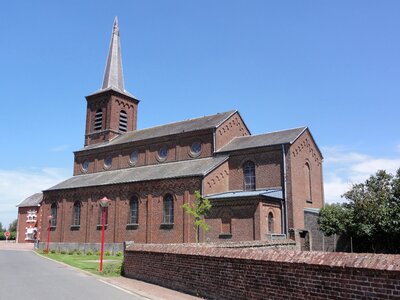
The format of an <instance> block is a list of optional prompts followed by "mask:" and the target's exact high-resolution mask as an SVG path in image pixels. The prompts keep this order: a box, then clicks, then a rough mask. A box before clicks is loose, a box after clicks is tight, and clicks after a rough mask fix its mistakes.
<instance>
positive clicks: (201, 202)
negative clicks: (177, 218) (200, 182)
mask: <svg viewBox="0 0 400 300" xmlns="http://www.w3.org/2000/svg"><path fill="white" fill-rule="evenodd" d="M194 196H195V200H194V202H193V204H192V205H190V204H189V203H185V204H183V205H182V206H181V207H182V208H183V209H184V211H185V212H186V213H187V214H189V215H191V216H192V217H193V218H194V220H193V228H194V230H195V234H196V243H198V242H199V228H201V229H203V230H204V231H208V230H209V226H208V224H207V223H206V221H205V220H204V217H205V215H206V214H207V212H209V211H210V209H211V203H210V201H209V200H208V199H207V198H203V197H201V195H200V192H199V191H195V192H194Z"/></svg>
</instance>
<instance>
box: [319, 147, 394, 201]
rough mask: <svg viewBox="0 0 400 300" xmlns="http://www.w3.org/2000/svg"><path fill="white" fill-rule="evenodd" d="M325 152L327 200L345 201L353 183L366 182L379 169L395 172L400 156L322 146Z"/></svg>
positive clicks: (325, 189)
mask: <svg viewBox="0 0 400 300" xmlns="http://www.w3.org/2000/svg"><path fill="white" fill-rule="evenodd" d="M322 149H323V153H324V157H325V159H324V191H325V202H326V203H333V202H343V201H345V199H343V198H341V195H343V194H344V193H345V192H346V191H348V190H349V189H350V188H351V186H352V185H353V184H356V183H361V182H364V181H365V180H366V179H368V178H369V177H370V176H371V175H373V174H375V173H376V172H377V171H378V170H386V171H387V172H388V173H392V174H395V173H396V171H397V169H398V168H400V158H399V157H397V158H379V157H372V156H370V155H366V154H364V153H359V152H354V151H347V150H346V148H345V147H342V146H334V147H322Z"/></svg>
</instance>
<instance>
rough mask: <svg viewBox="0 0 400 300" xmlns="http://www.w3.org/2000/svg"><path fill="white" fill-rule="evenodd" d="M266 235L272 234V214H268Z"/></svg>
mask: <svg viewBox="0 0 400 300" xmlns="http://www.w3.org/2000/svg"><path fill="white" fill-rule="evenodd" d="M268 233H274V215H273V214H272V212H270V213H269V214H268Z"/></svg>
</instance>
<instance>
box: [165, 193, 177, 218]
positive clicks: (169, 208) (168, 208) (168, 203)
mask: <svg viewBox="0 0 400 300" xmlns="http://www.w3.org/2000/svg"><path fill="white" fill-rule="evenodd" d="M163 204H164V207H163V223H164V224H173V223H174V198H173V197H172V195H171V194H167V195H165V196H164V203H163Z"/></svg>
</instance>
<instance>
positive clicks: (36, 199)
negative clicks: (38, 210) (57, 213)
mask: <svg viewBox="0 0 400 300" xmlns="http://www.w3.org/2000/svg"><path fill="white" fill-rule="evenodd" d="M42 200H43V193H36V194H33V195H31V196H29V197H28V198H26V199H25V200H23V201H22V202H21V203H19V204H18V205H17V207H28V206H38V205H39V203H40V202H42Z"/></svg>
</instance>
